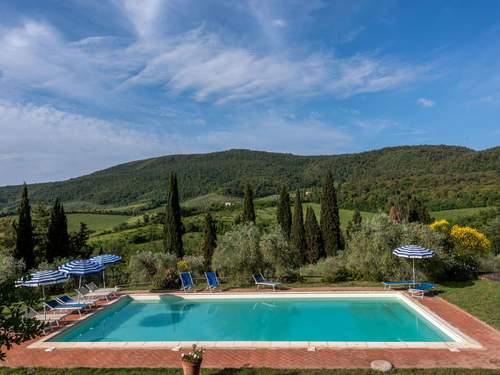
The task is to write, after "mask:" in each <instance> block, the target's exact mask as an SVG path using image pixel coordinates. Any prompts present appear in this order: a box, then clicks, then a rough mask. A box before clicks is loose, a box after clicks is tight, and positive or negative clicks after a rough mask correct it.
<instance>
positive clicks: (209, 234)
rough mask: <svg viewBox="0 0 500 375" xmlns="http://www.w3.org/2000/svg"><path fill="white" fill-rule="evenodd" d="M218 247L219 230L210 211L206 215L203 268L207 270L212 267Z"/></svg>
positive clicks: (202, 248) (202, 250) (202, 249)
mask: <svg viewBox="0 0 500 375" xmlns="http://www.w3.org/2000/svg"><path fill="white" fill-rule="evenodd" d="M216 247H217V231H216V228H215V221H214V220H213V218H212V215H210V213H207V215H206V216H205V226H204V229H203V244H202V247H201V252H202V254H203V268H204V270H205V271H209V270H211V269H212V256H213V255H214V251H215V248H216Z"/></svg>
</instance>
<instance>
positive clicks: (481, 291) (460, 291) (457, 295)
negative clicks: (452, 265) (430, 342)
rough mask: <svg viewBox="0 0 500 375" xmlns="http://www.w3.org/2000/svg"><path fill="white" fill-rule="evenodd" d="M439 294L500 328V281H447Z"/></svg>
mask: <svg viewBox="0 0 500 375" xmlns="http://www.w3.org/2000/svg"><path fill="white" fill-rule="evenodd" d="M439 291H440V292H442V293H440V294H439V295H440V296H441V297H443V298H444V299H446V300H447V301H449V302H451V303H453V304H454V305H457V306H459V307H461V308H462V309H464V310H466V311H468V312H469V313H471V314H472V315H474V316H476V317H477V318H479V319H481V320H482V321H484V322H486V323H488V324H490V325H491V326H493V327H495V328H496V329H499V330H500V283H499V282H495V281H489V280H476V281H465V282H447V283H443V284H440V285H439Z"/></svg>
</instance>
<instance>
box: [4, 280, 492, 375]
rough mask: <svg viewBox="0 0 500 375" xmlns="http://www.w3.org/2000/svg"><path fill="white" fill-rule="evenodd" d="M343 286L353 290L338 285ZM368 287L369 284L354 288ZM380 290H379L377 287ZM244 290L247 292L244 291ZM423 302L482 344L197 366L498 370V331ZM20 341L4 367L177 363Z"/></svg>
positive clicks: (213, 356) (134, 353)
mask: <svg viewBox="0 0 500 375" xmlns="http://www.w3.org/2000/svg"><path fill="white" fill-rule="evenodd" d="M295 290H296V291H306V290H311V291H318V290H325V291H326V290H328V291H332V290H340V289H339V288H313V289H304V288H302V289H294V291H295ZM343 290H351V291H352V290H354V288H348V289H346V288H344V289H343ZM356 290H370V288H364V289H360V288H356ZM377 290H380V289H377ZM246 291H248V290H246ZM423 304H424V305H425V306H427V307H428V308H429V309H431V310H432V311H434V312H435V313H436V314H437V315H439V316H440V317H442V318H443V319H445V320H447V321H448V322H449V323H450V324H451V325H453V326H454V327H456V328H458V329H459V330H461V331H462V332H463V333H464V334H466V335H468V336H470V337H471V338H473V339H475V340H477V341H478V342H480V343H481V344H482V345H483V347H484V348H483V349H480V350H472V349H469V350H463V349H462V350H461V351H459V352H452V351H449V350H442V349H392V350H391V349H338V350H335V349H322V350H317V351H315V352H309V351H307V350H304V349H210V350H207V351H206V352H205V359H204V362H203V367H211V368H226V367H232V368H236V367H273V368H368V367H370V362H371V361H373V360H375V359H385V360H388V361H390V362H392V363H393V364H394V365H395V366H396V367H399V368H432V367H458V368H489V369H500V332H498V331H497V330H495V329H494V328H492V327H490V326H488V325H486V324H485V323H483V322H481V321H480V320H478V319H477V318H475V317H473V316H472V315H470V314H468V313H467V312H465V311H463V310H461V309H459V308H458V307H456V306H455V305H452V304H450V303H448V302H446V301H445V300H443V299H441V298H439V297H431V298H425V299H424V301H423ZM34 341H36V340H33V341H31V342H27V343H24V344H22V345H20V346H17V347H15V348H14V349H12V350H11V351H9V352H8V353H7V360H6V361H5V362H2V363H0V366H10V367H59V368H70V367H109V368H124V367H180V365H181V363H180V353H179V352H174V351H171V350H168V349H159V350H156V349H142V350H141V349H104V350H99V349H57V350H54V351H52V352H45V351H43V350H42V349H27V346H28V345H29V344H30V343H32V342H34Z"/></svg>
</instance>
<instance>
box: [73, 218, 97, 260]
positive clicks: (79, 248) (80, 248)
mask: <svg viewBox="0 0 500 375" xmlns="http://www.w3.org/2000/svg"><path fill="white" fill-rule="evenodd" d="M89 237H90V231H89V229H88V227H87V224H85V223H80V229H79V230H78V232H76V233H72V234H70V239H69V243H70V248H71V254H72V255H75V256H79V257H81V258H88V257H89V256H90V254H91V252H92V250H91V249H90V248H89V247H88V246H87V241H88V239H89Z"/></svg>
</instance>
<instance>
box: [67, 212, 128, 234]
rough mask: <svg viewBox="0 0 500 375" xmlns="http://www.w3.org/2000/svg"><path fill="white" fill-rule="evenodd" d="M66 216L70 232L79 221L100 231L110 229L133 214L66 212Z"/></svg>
mask: <svg viewBox="0 0 500 375" xmlns="http://www.w3.org/2000/svg"><path fill="white" fill-rule="evenodd" d="M67 217H68V229H69V231H70V232H74V231H77V230H78V228H79V227H80V223H81V222H83V223H85V224H87V226H88V227H89V229H92V230H95V231H102V230H111V229H113V228H114V227H115V226H117V225H119V224H121V223H126V222H128V221H129V219H131V218H133V216H125V215H108V214H68V215H67Z"/></svg>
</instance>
